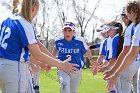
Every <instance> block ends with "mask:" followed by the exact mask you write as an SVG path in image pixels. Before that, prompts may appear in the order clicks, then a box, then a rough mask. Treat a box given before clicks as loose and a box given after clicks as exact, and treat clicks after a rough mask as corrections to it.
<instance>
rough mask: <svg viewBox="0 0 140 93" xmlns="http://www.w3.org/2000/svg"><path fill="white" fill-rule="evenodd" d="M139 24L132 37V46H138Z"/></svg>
mask: <svg viewBox="0 0 140 93" xmlns="http://www.w3.org/2000/svg"><path fill="white" fill-rule="evenodd" d="M139 35H140V24H138V25H137V26H136V28H135V31H134V35H133V37H132V46H140V36H139Z"/></svg>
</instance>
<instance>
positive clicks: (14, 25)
mask: <svg viewBox="0 0 140 93" xmlns="http://www.w3.org/2000/svg"><path fill="white" fill-rule="evenodd" d="M33 43H37V39H36V35H35V30H34V29H33V26H32V25H31V23H29V22H28V21H26V20H25V19H24V18H22V17H21V16H20V15H19V14H14V15H12V16H10V17H9V18H7V19H6V20H5V21H3V23H2V25H1V30H0V57H2V58H6V59H9V60H15V61H29V49H28V47H27V46H28V45H29V44H33Z"/></svg>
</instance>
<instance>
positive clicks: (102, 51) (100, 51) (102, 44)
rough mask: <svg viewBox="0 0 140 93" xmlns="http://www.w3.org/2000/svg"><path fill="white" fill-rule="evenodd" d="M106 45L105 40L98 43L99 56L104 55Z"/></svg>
mask: <svg viewBox="0 0 140 93" xmlns="http://www.w3.org/2000/svg"><path fill="white" fill-rule="evenodd" d="M106 43H107V40H103V41H102V42H101V43H100V50H99V54H100V55H101V54H102V55H106V51H107V49H106Z"/></svg>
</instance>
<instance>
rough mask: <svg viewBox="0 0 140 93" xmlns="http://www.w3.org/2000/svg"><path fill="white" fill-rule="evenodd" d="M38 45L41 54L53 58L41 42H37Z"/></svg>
mask: <svg viewBox="0 0 140 93" xmlns="http://www.w3.org/2000/svg"><path fill="white" fill-rule="evenodd" d="M38 45H39V48H40V50H41V52H43V53H45V54H47V55H49V56H51V57H54V56H53V55H52V54H51V53H50V52H49V51H48V50H47V48H46V47H45V46H44V45H43V44H42V43H41V42H38Z"/></svg>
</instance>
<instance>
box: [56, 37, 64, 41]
mask: <svg viewBox="0 0 140 93" xmlns="http://www.w3.org/2000/svg"><path fill="white" fill-rule="evenodd" d="M62 40H64V37H59V38H56V39H55V42H58V41H62Z"/></svg>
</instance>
